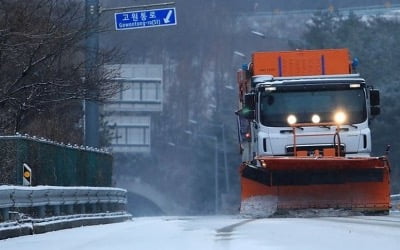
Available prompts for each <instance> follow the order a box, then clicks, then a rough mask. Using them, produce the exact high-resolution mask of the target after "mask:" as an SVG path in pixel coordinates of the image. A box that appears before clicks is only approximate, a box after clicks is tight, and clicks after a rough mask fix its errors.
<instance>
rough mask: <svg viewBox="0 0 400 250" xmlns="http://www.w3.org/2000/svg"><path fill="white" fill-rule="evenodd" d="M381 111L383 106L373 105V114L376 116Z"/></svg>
mask: <svg viewBox="0 0 400 250" xmlns="http://www.w3.org/2000/svg"><path fill="white" fill-rule="evenodd" d="M380 113H381V108H380V107H379V106H371V115H372V116H376V115H379V114H380Z"/></svg>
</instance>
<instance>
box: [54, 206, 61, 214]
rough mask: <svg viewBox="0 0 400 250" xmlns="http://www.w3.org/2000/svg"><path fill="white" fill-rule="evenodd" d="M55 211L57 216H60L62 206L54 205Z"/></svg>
mask: <svg viewBox="0 0 400 250" xmlns="http://www.w3.org/2000/svg"><path fill="white" fill-rule="evenodd" d="M53 213H54V215H55V216H60V206H59V205H55V206H53Z"/></svg>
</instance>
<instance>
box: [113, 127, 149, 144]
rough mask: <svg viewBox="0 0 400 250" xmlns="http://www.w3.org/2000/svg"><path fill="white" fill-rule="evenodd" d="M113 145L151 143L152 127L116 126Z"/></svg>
mask: <svg viewBox="0 0 400 250" xmlns="http://www.w3.org/2000/svg"><path fill="white" fill-rule="evenodd" d="M111 144H112V145H121V146H143V145H145V146H148V145H150V127H147V126H135V125H128V126H118V125H117V126H116V127H115V129H114V136H113V138H112V141H111Z"/></svg>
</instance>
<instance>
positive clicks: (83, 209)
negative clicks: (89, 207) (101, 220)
mask: <svg viewBox="0 0 400 250" xmlns="http://www.w3.org/2000/svg"><path fill="white" fill-rule="evenodd" d="M79 207H80V211H81V214H85V213H86V204H80V205H79Z"/></svg>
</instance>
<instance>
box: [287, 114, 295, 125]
mask: <svg viewBox="0 0 400 250" xmlns="http://www.w3.org/2000/svg"><path fill="white" fill-rule="evenodd" d="M286 120H287V122H288V123H289V125H293V124H295V123H296V122H297V118H296V116H294V115H289V116H288V117H287V119H286Z"/></svg>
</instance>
